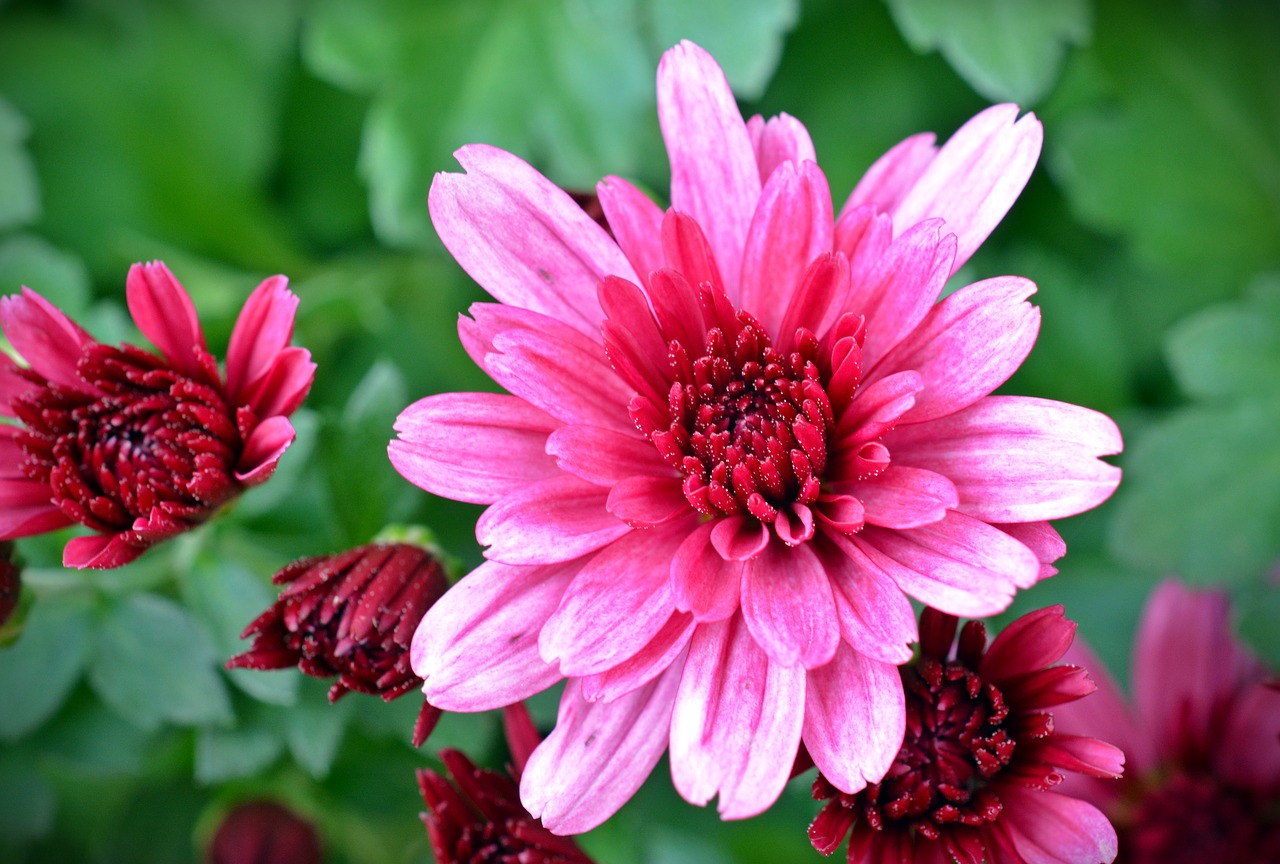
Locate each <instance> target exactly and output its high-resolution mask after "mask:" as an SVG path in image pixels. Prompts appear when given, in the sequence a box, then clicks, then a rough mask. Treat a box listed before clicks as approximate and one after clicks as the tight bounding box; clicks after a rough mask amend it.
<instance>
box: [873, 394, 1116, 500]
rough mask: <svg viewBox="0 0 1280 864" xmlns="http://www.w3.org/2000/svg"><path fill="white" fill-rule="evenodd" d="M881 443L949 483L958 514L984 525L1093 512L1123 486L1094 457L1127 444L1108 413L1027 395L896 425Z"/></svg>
mask: <svg viewBox="0 0 1280 864" xmlns="http://www.w3.org/2000/svg"><path fill="white" fill-rule="evenodd" d="M885 443H886V445H887V446H888V447H889V449H890V451H891V452H892V453H893V454H894V460H895V462H897V463H898V464H904V463H905V464H908V465H917V466H919V467H921V468H928V469H930V470H931V471H937V472H938V473H940V474H945V475H946V476H947V477H949V478H950V479H951V481H952V482H954V483H955V484H956V489H957V490H958V491H959V493H960V504H959V507H958V509H959V510H960V512H962V513H967V514H968V515H970V516H973V517H975V518H978V519H982V520H983V521H986V522H1036V521H1043V520H1047V519H1061V518H1064V517H1066V516H1072V515H1074V514H1076V513H1080V512H1082V511H1084V510H1088V509H1090V508H1092V507H1096V506H1097V505H1098V504H1101V503H1102V502H1103V501H1105V500H1106V499H1107V498H1108V497H1109V496H1110V495H1111V493H1112V492H1114V491H1115V488H1116V486H1117V485H1118V484H1119V482H1120V469H1119V468H1116V467H1115V466H1112V465H1108V464H1107V463H1106V462H1103V461H1101V460H1100V459H1099V458H1098V457H1100V456H1107V455H1112V454H1115V453H1119V452H1120V451H1121V449H1123V446H1124V445H1123V442H1122V441H1121V439H1120V430H1119V429H1117V428H1116V424H1115V423H1114V422H1112V421H1111V419H1110V418H1109V417H1107V416H1106V415H1104V414H1100V413H1098V412H1096V411H1090V410H1089V409H1088V408H1081V407H1079V406H1077V405H1068V404H1066V403H1063V402H1053V401H1050V400H1048V399H1032V398H1028V397H1025V396H989V397H987V398H985V399H980V400H978V401H977V402H975V403H974V404H973V405H971V406H969V407H968V408H966V409H964V410H962V411H958V412H956V413H955V414H951V415H949V416H947V417H942V418H939V419H937V420H933V421H931V422H928V423H916V424H911V425H903V426H899V427H898V428H897V429H895V430H894V431H893V433H891V435H890V436H889V437H888V438H887V439H886V442H885Z"/></svg>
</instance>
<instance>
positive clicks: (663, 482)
mask: <svg viewBox="0 0 1280 864" xmlns="http://www.w3.org/2000/svg"><path fill="white" fill-rule="evenodd" d="M605 508H606V509H607V510H608V511H609V512H610V513H612V514H613V515H614V516H617V517H618V518H619V519H621V520H622V521H623V522H626V523H627V524H628V525H630V526H631V527H632V528H652V527H653V526H654V525H662V524H664V523H666V522H670V521H671V520H672V519H675V518H676V517H677V516H682V515H685V514H689V513H692V512H693V508H692V507H690V506H689V501H688V499H686V498H685V497H684V493H683V492H682V491H680V481H679V479H677V478H675V477H643V476H641V477H628V478H626V479H625V480H620V481H619V482H618V483H616V484H615V485H614V487H613V488H612V489H610V490H609V497H608V499H607V500H606V502H605Z"/></svg>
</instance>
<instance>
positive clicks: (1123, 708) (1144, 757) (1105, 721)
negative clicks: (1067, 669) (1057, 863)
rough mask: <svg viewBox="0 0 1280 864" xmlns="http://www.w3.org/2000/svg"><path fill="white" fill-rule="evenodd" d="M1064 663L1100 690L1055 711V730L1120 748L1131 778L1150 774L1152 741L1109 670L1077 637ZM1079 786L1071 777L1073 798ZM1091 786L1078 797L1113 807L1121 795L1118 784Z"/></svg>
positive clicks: (1090, 783) (1082, 788) (1082, 640)
mask: <svg viewBox="0 0 1280 864" xmlns="http://www.w3.org/2000/svg"><path fill="white" fill-rule="evenodd" d="M1062 660H1063V662H1064V663H1069V664H1071V665H1073V666H1080V667H1082V668H1084V669H1087V670H1088V671H1089V677H1090V678H1092V679H1093V682H1094V684H1095V685H1096V686H1097V689H1096V690H1094V691H1093V692H1092V693H1090V694H1089V695H1088V696H1086V697H1084V698H1083V699H1077V700H1076V701H1074V702H1068V703H1066V704H1064V705H1059V706H1057V707H1056V708H1054V709H1053V722H1054V727H1055V729H1056V730H1057V731H1058V732H1061V733H1064V734H1075V735H1089V736H1092V737H1094V738H1098V739H1100V740H1102V741H1106V742H1108V743H1110V744H1114V745H1115V746H1117V747H1119V748H1120V749H1121V750H1122V751H1123V752H1124V753H1125V755H1126V757H1127V760H1128V764H1127V770H1128V773H1129V774H1130V776H1139V775H1141V774H1142V773H1144V772H1145V771H1147V770H1149V769H1150V768H1151V767H1152V766H1153V761H1154V757H1153V755H1152V752H1151V742H1150V739H1149V738H1148V736H1147V735H1145V734H1144V733H1143V732H1142V731H1141V730H1140V729H1139V728H1138V725H1137V723H1136V722H1135V720H1134V717H1133V712H1132V711H1131V710H1130V708H1129V704H1128V702H1127V700H1126V699H1125V697H1124V694H1123V693H1122V692H1121V690H1120V686H1119V685H1118V684H1117V683H1116V681H1115V679H1114V678H1112V677H1111V674H1110V673H1109V672H1108V671H1107V667H1106V666H1105V665H1104V664H1103V662H1102V661H1101V660H1100V659H1098V656H1097V655H1096V654H1094V653H1093V650H1092V649H1091V648H1090V647H1089V646H1088V644H1086V643H1085V641H1084V639H1083V638H1081V637H1076V639H1075V641H1074V642H1072V643H1071V647H1070V648H1068V649H1067V651H1066V653H1065V654H1064V655H1063V656H1062ZM1075 782H1076V781H1075V780H1074V779H1073V778H1071V777H1068V778H1067V781H1066V783H1067V784H1072V786H1071V788H1072V789H1073V793H1072V794H1075V791H1074V790H1075V789H1076V788H1077V787H1076V786H1075V785H1074V784H1075ZM1087 785H1088V794H1084V792H1085V789H1084V787H1083V786H1081V787H1079V790H1080V792H1081V793H1082V794H1079V795H1077V797H1083V798H1086V799H1087V800H1089V801H1092V802H1093V803H1094V804H1097V805H1099V806H1105V805H1107V804H1110V803H1111V802H1112V801H1113V800H1114V799H1115V798H1116V796H1118V795H1119V794H1120V790H1119V789H1117V788H1116V787H1115V784H1098V783H1094V782H1093V780H1092V778H1089V779H1088V784H1087ZM1067 788H1068V787H1067V786H1066V785H1064V786H1063V788H1062V791H1064V792H1065V791H1067Z"/></svg>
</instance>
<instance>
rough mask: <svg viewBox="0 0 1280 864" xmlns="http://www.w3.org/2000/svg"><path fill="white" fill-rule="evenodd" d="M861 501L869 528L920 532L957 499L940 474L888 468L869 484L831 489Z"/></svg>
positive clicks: (893, 467)
mask: <svg viewBox="0 0 1280 864" xmlns="http://www.w3.org/2000/svg"><path fill="white" fill-rule="evenodd" d="M832 488H833V489H835V490H836V491H838V492H843V493H846V494H849V495H852V496H854V497H855V498H857V499H859V500H860V501H862V506H863V510H864V513H865V519H866V522H867V524H868V525H879V526H881V527H882V528H919V527H920V526H921V525H929V524H931V523H933V522H937V521H938V520H940V519H942V518H944V517H945V516H946V515H947V511H948V510H951V509H954V508H955V506H956V504H957V502H958V501H959V498H958V497H957V495H956V487H955V486H953V485H951V481H950V480H948V479H947V478H946V477H944V476H942V475H941V474H936V473H934V472H933V471H925V470H922V469H920V468H907V467H904V466H901V465H890V466H889V467H888V468H886V469H885V470H884V472H883V473H881V474H879V475H878V476H876V477H872V478H870V479H869V480H858V481H856V482H854V483H847V484H840V485H836V486H833V487H832Z"/></svg>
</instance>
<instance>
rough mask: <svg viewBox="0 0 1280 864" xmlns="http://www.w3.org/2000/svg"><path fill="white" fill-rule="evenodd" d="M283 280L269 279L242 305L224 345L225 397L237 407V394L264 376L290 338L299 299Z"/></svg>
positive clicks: (275, 277) (280, 278)
mask: <svg viewBox="0 0 1280 864" xmlns="http://www.w3.org/2000/svg"><path fill="white" fill-rule="evenodd" d="M288 285H289V280H288V279H286V278H285V277H284V276H272V277H271V278H270V279H267V280H265V281H264V282H263V283H262V284H261V285H259V286H258V287H257V288H256V289H254V292H253V293H252V294H250V295H249V299H248V300H247V301H245V304H244V308H243V309H241V310H240V315H239V317H237V318H236V325H235V328H234V329H232V331H231V342H230V343H229V344H228V345H227V396H228V398H230V399H231V401H232V402H234V403H237V404H239V403H240V401H241V399H240V394H241V393H242V392H243V391H244V390H245V389H246V388H247V387H248V386H249V385H250V384H252V383H253V382H255V381H257V380H258V379H259V378H261V377H262V376H263V375H265V374H266V373H267V370H268V369H269V368H270V367H271V365H272V363H273V362H274V361H275V359H276V356H277V355H278V354H279V353H280V352H281V351H283V350H284V349H285V347H286V346H287V345H288V344H289V340H290V339H291V338H292V337H293V319H294V315H295V314H296V313H297V311H298V297H297V295H296V294H294V293H293V292H292V291H290V290H289V288H288Z"/></svg>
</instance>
